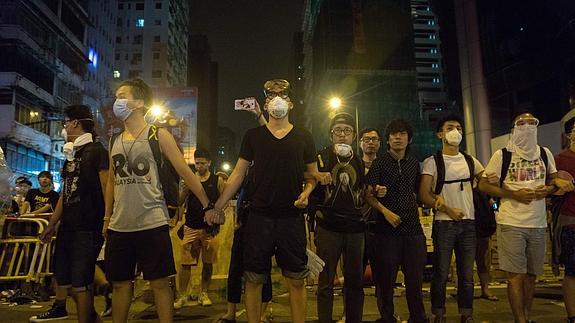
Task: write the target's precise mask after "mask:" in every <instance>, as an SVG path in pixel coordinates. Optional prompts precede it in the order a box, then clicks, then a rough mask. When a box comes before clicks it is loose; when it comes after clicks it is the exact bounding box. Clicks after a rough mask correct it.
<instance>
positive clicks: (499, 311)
mask: <svg viewBox="0 0 575 323" xmlns="http://www.w3.org/2000/svg"><path fill="white" fill-rule="evenodd" d="M277 285H278V286H274V299H273V304H272V305H271V306H269V307H268V316H269V317H270V319H271V320H272V321H273V322H290V316H289V300H288V296H287V294H286V293H285V288H283V287H282V286H281V284H277ZM143 290H144V291H143V292H140V293H137V294H139V295H137V297H136V299H135V301H134V302H133V304H132V307H131V309H130V322H157V317H156V315H155V311H154V307H153V306H152V305H151V304H152V298H151V295H150V293H149V292H147V291H146V288H145V287H144V288H143ZM491 290H492V291H493V293H494V294H495V295H496V296H498V297H499V299H500V300H499V301H497V302H493V301H488V300H484V299H478V298H477V299H476V300H475V302H474V312H475V315H474V317H475V321H476V322H513V316H512V314H511V310H510V308H509V304H508V302H507V299H506V289H505V285H504V284H494V285H493V286H492V288H491ZM374 291H375V290H374V289H373V288H365V294H366V298H365V304H364V316H363V317H364V321H365V322H374V321H375V320H376V319H378V317H379V316H378V314H377V306H376V302H375V297H374V296H373V295H374ZM424 291H425V297H424V300H425V307H426V310H427V312H428V315H430V316H431V314H430V313H431V310H430V306H431V304H430V299H429V284H428V283H427V284H425V286H424ZM403 292H404V290H403V288H397V289H396V297H395V298H394V300H395V307H396V313H397V314H398V315H399V317H400V319H401V320H402V321H406V320H407V319H408V317H409V313H408V311H407V304H406V301H405V297H404V295H403ZM479 292H480V291H479V289H478V287H476V290H475V294H476V295H479ZM455 293H456V291H455V289H454V288H453V287H449V288H448V294H450V295H452V296H450V297H448V299H447V304H446V307H447V313H448V315H447V322H459V317H458V315H457V301H456V299H455V298H454V297H453V295H455ZM336 294H337V295H336V296H335V298H334V319H339V317H340V316H341V313H342V301H343V299H342V296H341V291H336ZM210 297H211V298H212V301H213V302H214V305H212V306H210V307H202V306H199V305H192V306H188V307H184V308H183V309H181V310H177V311H176V315H175V318H174V320H175V321H177V322H191V321H194V322H213V321H214V320H216V319H217V318H218V317H220V315H221V314H222V313H224V312H225V310H226V301H225V289H224V288H218V289H216V290H213V291H211V292H210ZM560 298H561V290H560V285H559V284H558V283H552V284H539V285H538V292H537V295H536V298H535V300H534V303H533V310H532V318H531V319H533V320H535V321H536V322H538V323H554V322H558V323H559V322H565V307H564V305H563V303H562V301H561V299H560ZM307 304H308V310H307V320H308V321H309V322H315V321H317V314H316V301H315V290H314V288H311V287H310V288H308V302H307ZM34 305H35V306H34V307H38V306H42V307H41V308H31V305H19V306H9V305H7V304H2V305H0V322H27V321H28V318H29V317H30V316H32V315H35V314H37V313H40V312H42V311H45V310H46V309H48V308H49V307H50V305H51V303H50V302H42V303H37V304H34ZM96 307H97V310H98V311H101V310H103V307H104V302H103V298H102V297H97V298H96ZM239 308H240V310H239V311H238V314H239V316H238V321H239V322H245V321H246V316H245V311H244V310H243V309H242V308H243V306H240V307H239ZM68 310H69V312H70V318H69V319H68V320H63V321H60V322H75V321H76V318H77V317H76V315H75V308H74V304H73V302H72V301H71V300H69V301H68ZM105 321H106V322H111V318H109V317H108V318H105Z"/></svg>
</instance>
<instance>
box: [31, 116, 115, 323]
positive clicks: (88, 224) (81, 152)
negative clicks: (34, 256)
mask: <svg viewBox="0 0 575 323" xmlns="http://www.w3.org/2000/svg"><path fill="white" fill-rule="evenodd" d="M64 118H65V119H64V124H63V126H64V130H63V135H64V138H65V140H66V141H67V142H68V144H67V145H68V146H71V147H70V148H71V155H68V156H67V160H66V162H65V163H64V167H63V171H62V181H63V185H62V194H60V199H59V200H58V203H57V205H56V209H55V210H54V214H53V215H52V217H51V218H50V223H49V224H48V226H47V227H46V229H45V230H44V232H43V233H42V237H41V238H42V241H44V242H48V241H50V240H51V239H52V236H53V235H54V233H55V230H56V225H57V224H58V223H59V222H60V227H59V229H58V239H57V243H56V250H55V251H54V275H55V277H56V282H57V283H58V286H57V295H56V296H57V297H56V301H55V302H54V304H53V306H52V308H51V309H50V310H49V311H47V312H44V313H42V314H40V315H38V316H35V317H32V318H31V319H30V321H31V322H44V321H51V320H56V319H62V318H65V317H67V315H68V314H67V312H66V292H65V291H66V289H68V290H70V289H71V292H72V294H73V296H74V297H73V298H74V300H75V301H76V306H77V309H78V321H79V322H98V321H99V320H101V318H100V317H99V316H98V314H97V313H96V311H95V310H94V284H93V283H94V268H95V266H96V259H97V258H98V254H99V252H100V249H101V248H102V244H103V238H102V234H101V232H102V221H103V217H104V208H105V205H104V193H103V192H105V190H106V186H107V180H108V154H107V152H106V150H105V149H104V146H103V145H102V144H101V143H100V142H99V141H94V139H95V138H96V134H95V132H94V117H93V115H92V112H91V110H90V107H88V106H85V105H72V106H69V107H67V108H66V109H65V110H64Z"/></svg>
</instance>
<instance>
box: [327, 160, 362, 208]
mask: <svg viewBox="0 0 575 323" xmlns="http://www.w3.org/2000/svg"><path fill="white" fill-rule="evenodd" d="M331 178H333V180H334V183H333V185H327V186H326V189H325V197H326V199H325V200H326V201H332V204H333V201H335V199H336V198H337V196H338V195H339V194H340V193H342V194H349V193H351V196H352V197H353V204H354V206H355V207H360V206H361V205H362V203H363V201H362V200H361V197H362V194H361V193H362V191H361V189H356V190H354V189H353V188H354V187H356V188H357V187H358V186H357V185H358V184H359V183H358V180H359V177H358V175H357V172H356V171H355V168H353V166H351V165H349V164H337V165H336V166H334V168H333V169H332V170H331ZM348 192H349V193H348Z"/></svg>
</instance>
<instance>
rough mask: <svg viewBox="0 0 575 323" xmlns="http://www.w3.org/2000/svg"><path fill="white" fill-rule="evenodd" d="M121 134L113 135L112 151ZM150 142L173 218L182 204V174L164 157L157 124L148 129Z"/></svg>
mask: <svg viewBox="0 0 575 323" xmlns="http://www.w3.org/2000/svg"><path fill="white" fill-rule="evenodd" d="M120 134H121V133H118V134H115V135H113V136H112V139H111V140H110V151H112V146H113V145H114V142H115V141H116V138H118V135H120ZM148 143H149V144H150V149H151V150H152V154H153V155H154V160H155V162H156V166H157V167H158V178H159V180H160V183H161V184H162V191H163V192H164V200H165V202H166V206H167V207H168V213H169V214H170V218H172V217H174V216H175V215H176V213H177V210H178V207H179V204H180V203H179V199H180V175H178V172H176V169H175V168H174V166H172V164H171V163H170V161H169V160H168V159H166V158H165V157H164V154H163V153H162V150H161V148H160V141H159V139H158V127H156V126H155V125H152V126H150V130H149V131H148Z"/></svg>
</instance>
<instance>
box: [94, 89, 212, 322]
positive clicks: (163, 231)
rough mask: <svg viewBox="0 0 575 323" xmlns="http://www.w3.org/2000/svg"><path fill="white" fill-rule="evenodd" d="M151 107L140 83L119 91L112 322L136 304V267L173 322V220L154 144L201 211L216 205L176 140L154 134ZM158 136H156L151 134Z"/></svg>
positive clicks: (110, 258) (110, 244)
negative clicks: (120, 127) (147, 116)
mask: <svg viewBox="0 0 575 323" xmlns="http://www.w3.org/2000/svg"><path fill="white" fill-rule="evenodd" d="M151 105H152V91H151V89H150V87H149V86H148V85H147V84H146V83H145V82H144V81H142V80H140V79H131V80H127V81H124V82H122V83H121V84H120V87H119V88H118V89H117V90H116V101H115V102H114V114H115V116H116V117H117V118H118V119H120V120H122V121H123V122H124V129H125V130H124V132H122V133H121V134H120V135H119V136H118V137H117V138H116V140H115V141H114V142H113V143H112V144H111V145H110V146H111V147H110V172H109V182H110V184H112V183H113V184H114V185H108V187H107V190H106V215H105V217H104V228H103V232H104V234H105V235H106V237H107V238H106V239H107V241H106V252H105V258H106V263H107V269H106V276H107V277H108V280H109V281H110V282H112V286H113V294H112V318H113V321H114V322H126V320H127V319H128V312H129V309H130V303H131V300H132V290H133V287H132V281H133V279H134V272H135V270H136V265H137V266H138V268H139V269H140V270H141V271H142V273H143V275H144V279H145V280H148V281H149V282H150V286H151V287H152V290H153V292H154V301H155V304H156V311H157V312H158V317H159V320H160V322H172V319H173V310H174V299H173V293H172V289H171V288H170V283H169V277H170V276H172V275H175V274H176V269H175V266H174V257H173V254H172V243H171V240H170V235H169V231H168V230H169V226H168V221H169V215H168V210H167V207H166V203H165V199H164V192H163V190H162V185H161V181H160V178H159V171H158V167H159V165H157V164H156V159H155V158H154V154H153V151H152V149H151V146H150V144H151V140H157V141H158V143H159V146H160V151H161V152H162V155H163V156H162V157H163V158H164V159H166V162H170V163H171V164H172V166H173V167H174V169H175V170H176V171H177V173H178V174H179V175H180V176H181V177H182V178H183V179H184V182H185V183H186V185H187V187H189V188H190V190H191V191H192V192H193V193H194V194H195V195H196V196H197V197H198V199H199V200H200V202H201V204H202V207H203V209H202V210H203V211H204V212H206V213H208V214H209V213H211V212H213V211H212V210H211V209H212V208H213V205H212V204H210V203H209V199H208V197H207V195H206V193H205V192H204V189H203V187H202V184H201V183H200V181H199V179H198V177H197V176H196V175H195V174H194V173H193V172H192V170H191V169H190V168H189V167H188V165H187V164H186V161H185V160H184V157H183V155H182V153H181V152H180V150H179V149H178V146H177V144H176V142H175V140H174V138H173V137H172V135H171V134H170V133H169V132H168V131H167V130H166V129H164V128H155V129H151V128H150V125H148V124H147V123H146V121H145V120H144V114H145V113H146V111H147V110H148V109H149V108H150V106H151ZM153 130H157V131H153Z"/></svg>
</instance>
